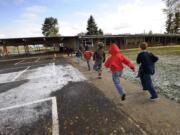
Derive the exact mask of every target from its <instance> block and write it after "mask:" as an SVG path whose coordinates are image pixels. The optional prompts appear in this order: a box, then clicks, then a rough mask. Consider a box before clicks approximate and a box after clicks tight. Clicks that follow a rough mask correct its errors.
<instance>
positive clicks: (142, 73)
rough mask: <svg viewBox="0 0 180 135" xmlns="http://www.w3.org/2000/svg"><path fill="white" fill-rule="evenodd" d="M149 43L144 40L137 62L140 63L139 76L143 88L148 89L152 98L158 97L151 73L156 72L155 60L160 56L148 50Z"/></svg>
mask: <svg viewBox="0 0 180 135" xmlns="http://www.w3.org/2000/svg"><path fill="white" fill-rule="evenodd" d="M147 47H148V44H147V43H146V42H143V43H141V44H140V49H141V52H140V53H139V54H138V56H137V59H136V61H137V63H138V64H140V67H139V72H138V76H139V77H140V80H141V84H142V86H143V90H148V91H149V93H150V95H151V98H150V99H152V100H155V99H157V98H158V95H157V92H156V90H155V88H154V86H153V83H152V79H151V75H153V74H154V73H155V62H157V61H158V57H157V56H155V55H153V54H152V53H149V52H147V51H146V49H147Z"/></svg>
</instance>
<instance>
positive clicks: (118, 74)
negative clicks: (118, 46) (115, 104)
mask: <svg viewBox="0 0 180 135" xmlns="http://www.w3.org/2000/svg"><path fill="white" fill-rule="evenodd" d="M121 75H122V70H120V71H116V72H115V73H112V79H113V82H114V85H115V87H116V89H117V91H118V92H119V94H120V95H121V96H122V95H124V94H125V92H124V90H123V88H122V86H121V84H120V77H121Z"/></svg>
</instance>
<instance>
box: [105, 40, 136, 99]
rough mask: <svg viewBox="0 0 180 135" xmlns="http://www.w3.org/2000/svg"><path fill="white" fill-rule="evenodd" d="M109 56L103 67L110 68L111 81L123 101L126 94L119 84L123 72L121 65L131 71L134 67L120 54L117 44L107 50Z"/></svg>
mask: <svg viewBox="0 0 180 135" xmlns="http://www.w3.org/2000/svg"><path fill="white" fill-rule="evenodd" d="M109 53H110V54H111V56H110V57H109V58H108V59H107V61H106V62H105V67H107V68H110V70H111V72H112V79H113V82H114V85H115V87H116V89H117V90H118V92H119V94H120V95H121V100H125V97H126V94H125V92H124V90H123V88H122V86H121V84H120V77H121V75H122V71H123V64H125V65H127V66H128V67H129V68H130V69H132V71H135V66H134V65H133V64H132V63H131V61H130V60H129V59H128V58H127V57H125V56H124V55H123V54H122V53H121V52H120V49H119V47H118V46H117V44H115V43H113V44H112V46H111V48H110V49H109Z"/></svg>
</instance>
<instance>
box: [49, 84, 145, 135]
mask: <svg viewBox="0 0 180 135" xmlns="http://www.w3.org/2000/svg"><path fill="white" fill-rule="evenodd" d="M52 96H56V97H57V103H58V113H59V125H60V134H61V135H143V133H142V131H141V130H140V129H139V128H138V127H137V126H136V124H135V122H134V121H132V120H131V119H130V118H129V117H128V116H127V115H126V114H124V113H123V112H122V111H121V110H119V109H118V108H117V107H116V105H115V104H114V103H113V102H112V101H110V100H108V99H107V98H106V97H105V96H104V94H103V93H102V92H100V90H98V88H96V87H95V86H94V85H93V84H91V83H88V82H77V83H69V84H68V85H67V86H65V87H64V88H63V89H61V90H59V91H56V92H54V93H52Z"/></svg>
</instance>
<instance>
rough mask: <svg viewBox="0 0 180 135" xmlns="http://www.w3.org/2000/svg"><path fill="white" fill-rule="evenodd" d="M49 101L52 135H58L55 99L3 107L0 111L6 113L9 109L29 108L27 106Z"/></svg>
mask: <svg viewBox="0 0 180 135" xmlns="http://www.w3.org/2000/svg"><path fill="white" fill-rule="evenodd" d="M49 100H52V135H59V118H58V110H57V100H56V97H50V98H46V99H40V100H37V101H33V102H29V103H26V104H21V105H15V106H10V107H5V108H1V109H0V111H6V110H10V109H15V108H20V107H25V106H29V105H33V104H37V103H41V102H45V101H49Z"/></svg>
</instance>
